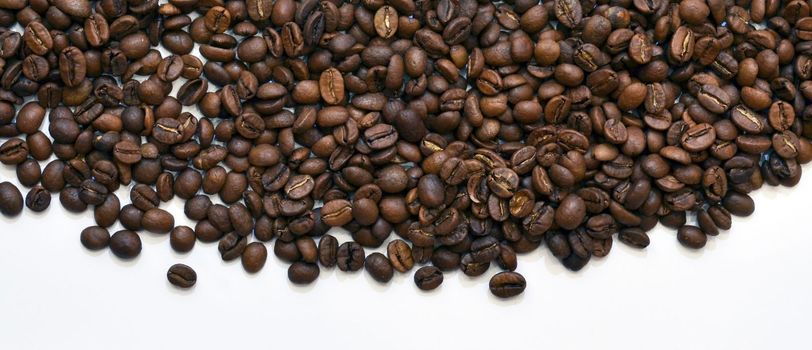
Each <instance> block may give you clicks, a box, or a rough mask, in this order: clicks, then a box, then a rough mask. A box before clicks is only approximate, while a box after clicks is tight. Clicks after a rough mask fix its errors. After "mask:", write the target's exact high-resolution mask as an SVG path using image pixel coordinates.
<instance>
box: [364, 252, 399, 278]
mask: <svg viewBox="0 0 812 350" xmlns="http://www.w3.org/2000/svg"><path fill="white" fill-rule="evenodd" d="M364 268H365V269H366V271H367V272H368V273H369V275H370V276H372V278H374V279H375V280H376V281H378V282H381V283H387V282H389V280H391V279H392V276H393V275H394V270H393V268H392V264H391V263H390V262H389V259H387V258H386V256H384V255H383V254H381V253H377V252H376V253H372V254H370V255H369V256H367V257H366V260H365V261H364Z"/></svg>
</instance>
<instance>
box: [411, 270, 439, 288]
mask: <svg viewBox="0 0 812 350" xmlns="http://www.w3.org/2000/svg"><path fill="white" fill-rule="evenodd" d="M442 283H443V272H442V271H440V269H438V268H436V267H434V266H423V267H421V268H419V269H417V271H415V273H414V284H416V285H417V288H419V289H420V290H433V289H436V288H437V287H439V286H440V285H441V284H442Z"/></svg>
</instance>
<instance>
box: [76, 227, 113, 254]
mask: <svg viewBox="0 0 812 350" xmlns="http://www.w3.org/2000/svg"><path fill="white" fill-rule="evenodd" d="M79 239H80V241H81V242H82V245H83V246H84V247H85V248H87V249H90V250H101V249H104V248H107V246H108V245H109V244H110V232H108V231H107V229H105V228H104V227H99V226H90V227H88V228H86V229H84V230H82V234H81V235H80V236H79Z"/></svg>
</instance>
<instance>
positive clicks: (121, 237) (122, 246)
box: [110, 230, 141, 259]
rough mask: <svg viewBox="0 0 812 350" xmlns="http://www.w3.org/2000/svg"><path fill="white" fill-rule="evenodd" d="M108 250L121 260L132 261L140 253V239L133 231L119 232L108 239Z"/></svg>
mask: <svg viewBox="0 0 812 350" xmlns="http://www.w3.org/2000/svg"><path fill="white" fill-rule="evenodd" d="M110 250H111V251H112V252H113V254H115V255H116V256H118V257H119V258H122V259H133V258H135V257H136V256H138V254H140V253H141V237H138V234H136V233H135V232H133V231H130V230H121V231H118V232H116V233H114V234H113V236H111V237H110Z"/></svg>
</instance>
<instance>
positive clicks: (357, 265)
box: [336, 242, 365, 271]
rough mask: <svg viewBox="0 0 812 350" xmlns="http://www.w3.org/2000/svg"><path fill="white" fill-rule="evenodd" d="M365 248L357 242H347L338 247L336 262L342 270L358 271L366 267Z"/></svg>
mask: <svg viewBox="0 0 812 350" xmlns="http://www.w3.org/2000/svg"><path fill="white" fill-rule="evenodd" d="M364 258H365V256H364V248H363V247H361V245H360V244H358V243H355V242H345V243H343V244H341V245H340V246H339V247H338V251H337V253H336V263H337V265H338V268H339V269H340V270H341V271H358V270H360V269H361V268H362V267H364Z"/></svg>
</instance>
